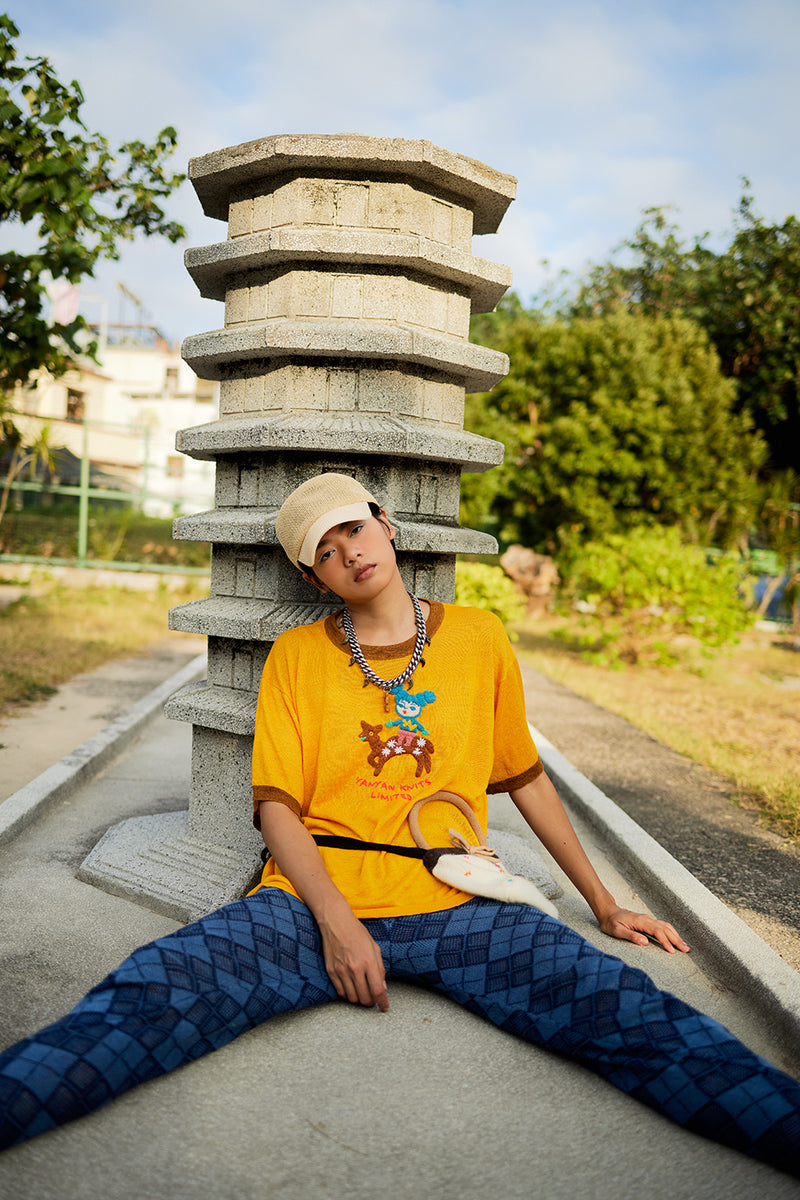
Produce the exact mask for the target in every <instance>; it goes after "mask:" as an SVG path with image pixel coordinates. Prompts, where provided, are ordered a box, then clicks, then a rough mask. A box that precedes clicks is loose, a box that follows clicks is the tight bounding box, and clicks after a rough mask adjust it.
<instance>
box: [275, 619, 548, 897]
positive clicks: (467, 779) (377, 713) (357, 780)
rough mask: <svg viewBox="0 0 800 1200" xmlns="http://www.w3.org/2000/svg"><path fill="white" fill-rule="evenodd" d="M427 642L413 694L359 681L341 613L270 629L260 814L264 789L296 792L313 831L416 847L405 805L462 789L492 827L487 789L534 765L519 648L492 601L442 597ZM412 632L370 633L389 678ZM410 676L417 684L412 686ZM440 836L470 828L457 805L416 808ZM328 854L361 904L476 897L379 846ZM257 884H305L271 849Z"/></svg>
mask: <svg viewBox="0 0 800 1200" xmlns="http://www.w3.org/2000/svg"><path fill="white" fill-rule="evenodd" d="M428 633H429V636H430V645H429V646H428V647H427V649H426V650H425V655H424V665H420V666H419V667H418V668H417V671H416V672H415V674H414V678H413V681H412V682H411V683H410V684H409V683H407V684H406V685H405V689H406V694H405V695H404V696H401V695H397V696H390V697H389V698H388V707H389V710H390V711H388V712H387V711H385V709H386V707H387V705H386V700H385V697H384V693H383V692H382V691H381V690H380V689H379V688H377V687H375V686H373V685H369V686H367V687H365V686H364V677H363V675H362V673H361V670H360V668H359V666H358V665H357V664H355V663H354V664H352V665H350V648H349V646H348V644H347V640H346V638H345V636H344V633H343V631H342V630H341V629H340V628H338V627H337V623H336V618H335V617H334V616H329V617H326V618H325V619H324V620H321V621H317V622H315V623H314V624H313V625H303V626H300V627H298V628H297V629H292V630H289V631H288V632H287V633H284V634H281V636H280V637H279V638H278V639H277V641H276V642H275V645H274V646H273V648H272V650H271V651H270V654H269V657H268V659H267V662H266V665H265V667H264V672H263V675H262V678H261V687H260V689H259V696H258V710H257V715H256V728H255V740H254V747H253V804H254V809H255V815H254V821H255V823H256V825H258V823H259V816H258V807H259V805H260V804H261V802H262V801H264V800H273V801H277V802H280V803H284V804H287V805H289V806H290V807H291V808H292V809H293V810H294V811H295V812H296V813H297V815H298V817H299V818H300V819H301V820H302V821H303V823H304V825H305V826H306V827H307V829H308V830H309V831H310V832H311V834H335V835H339V836H344V837H350V838H357V839H358V840H360V841H368V842H383V843H388V844H391V845H398V846H413V845H414V840H413V838H412V836H411V832H410V830H409V827H408V822H407V817H408V813H409V811H410V809H411V808H412V806H413V805H414V804H415V803H416V801H417V800H420V799H421V798H423V797H425V796H430V795H432V794H433V793H434V792H439V791H445V792H455V793H456V794H457V795H459V796H462V797H463V798H464V799H465V800H466V801H467V802H468V803H469V805H470V806H471V808H472V809H473V811H474V813H475V815H476V816H477V818H478V821H479V823H480V825H481V828H482V829H483V830H484V833H485V830H486V816H487V802H486V796H487V792H489V793H491V792H505V791H508V790H509V789H512V788H515V787H520V786H522V784H524V783H527V782H528V781H529V780H531V779H534V778H536V776H537V775H538V774H539V773H540V772H541V770H542V766H541V763H540V762H539V756H538V754H537V751H536V747H535V745H534V744H533V741H532V739H531V736H530V733H529V730H528V724H527V720H526V716H525V701H524V695H523V690H522V680H521V678H520V672H519V667H518V665H517V660H516V658H515V657H514V654H513V652H512V650H511V646H510V645H509V642H508V638H507V636H506V632H505V630H504V628H503V626H502V624H501V622H500V621H499V620H498V619H497V617H495V616H493V615H492V614H491V613H487V612H485V611H483V610H481V609H475V608H460V607H455V606H454V605H442V604H439V603H437V602H434V603H433V604H432V605H431V613H430V617H429V620H428ZM413 647H414V642H413V639H412V640H410V641H408V642H405V643H403V644H402V645H399V646H380V647H373V646H362V650H363V651H364V654H365V656H366V658H367V660H368V662H369V663H370V665H371V666H372V668H373V670H375V671H376V672H377V674H378V675H380V676H381V677H382V678H384V679H392V678H394V677H395V676H397V675H399V674H400V673H401V672H402V671H403V669H404V668H405V666H406V665H407V664H408V661H409V659H410V657H411V653H412V651H413ZM412 688H413V691H412V690H410V689H412ZM420 824H421V830H422V833H423V835H424V837H425V839H426V840H427V842H428V843H429V844H430V845H431V846H445V845H449V844H450V838H449V834H448V829H449V828H450V827H452V828H453V829H457V830H458V831H459V832H461V833H463V834H464V835H465V836H466V837H467V838H468V840H469V841H470V842H472V843H474V842H475V840H476V839H475V835H474V833H473V832H472V831H471V830H470V828H469V824H468V822H467V820H466V818H465V817H464V816H463V814H462V813H460V812H459V811H458V810H457V809H456V808H455V807H454V806H453V805H451V804H448V803H446V802H442V801H434V802H432V803H431V804H428V805H426V806H425V808H424V809H423V810H422V812H421V816H420ZM320 853H321V854H322V857H323V859H324V861H325V866H326V868H327V870H328V872H329V874H330V876H331V878H332V879H333V881H334V883H335V884H336V886H337V887H338V888H339V890H340V891H341V892H342V893H343V894H344V895H345V896H346V897H347V899H348V900H349V902H350V904H351V905H352V907H353V910H354V912H355V913H356V916H358V917H361V918H363V917H391V916H405V915H408V914H410V913H424V912H435V911H437V910H439V909H446V908H452V907H454V906H455V905H457V904H461V903H463V902H464V901H465V900H468V899H469V898H470V897H469V896H468V895H467V894H466V893H464V892H462V891H459V890H457V889H456V888H452V887H449V886H448V885H446V884H443V883H441V882H440V881H439V880H438V879H435V878H434V876H433V875H431V874H430V873H429V872H428V870H427V869H426V868H425V867H424V865H423V864H422V862H421V861H420V860H418V859H412V858H405V857H401V856H400V855H397V854H391V853H388V852H385V851H378V850H364V851H360V850H352V849H340V848H332V847H324V846H323V847H320ZM261 887H279V888H283V889H284V890H285V891H288V892H292V893H293V894H294V895H297V892H296V891H295V889H294V888H293V887H292V884H291V883H290V881H289V880H288V879H287V878H286V876H284V875H282V874H281V872H280V870H279V868H278V866H277V864H276V863H275V861H274V860H273V859H270V861H269V862H268V863H267V865H266V867H265V868H264V872H263V875H262V879H261V883H260V884H259V885H258V888H256V889H255V890H256V891H258V890H259V888H261Z"/></svg>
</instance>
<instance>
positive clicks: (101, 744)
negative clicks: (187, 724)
mask: <svg viewBox="0 0 800 1200" xmlns="http://www.w3.org/2000/svg"><path fill="white" fill-rule="evenodd" d="M205 669H206V655H205V654H198V655H197V657H196V658H193V659H192V661H191V662H189V663H187V664H186V666H185V667H182V668H181V670H180V671H176V673H175V674H174V675H172V676H171V677H170V678H169V679H167V680H165V681H164V683H161V684H159V685H158V687H156V688H153V690H152V691H151V692H148V694H147V695H146V696H143V697H142V699H141V700H139V701H138V702H137V703H136V704H134V706H133V707H132V708H130V709H129V710H128V712H126V713H123V715H122V716H120V717H117V718H116V720H115V721H112V722H111V724H110V725H107V726H106V727H105V729H103V730H101V731H100V733H96V734H95V735H94V737H91V738H89V739H88V741H85V742H84V743H83V744H82V745H81V746H78V748H77V749H76V750H73V751H72V752H71V753H70V754H65V755H64V757H63V758H62V759H59V761H58V762H57V763H54V764H53V766H52V767H48V769H47V770H46V771H43V772H42V774H41V775H38V776H37V777H36V779H32V780H31V782H30V783H26V784H25V787H22V788H20V789H19V791H17V792H14V793H13V795H11V796H9V797H8V799H6V800H4V801H3V802H2V803H0V846H2V845H3V844H5V843H6V842H9V841H10V840H11V839H12V838H13V837H15V836H16V835H17V834H18V833H21V832H22V830H23V829H25V827H26V826H27V825H29V824H30V823H31V821H33V820H34V818H35V817H36V816H38V814H39V813H40V812H41V811H42V810H43V809H44V808H45V807H46V806H47V805H49V804H51V803H52V802H53V801H55V800H58V799H61V798H62V797H64V796H68V795H69V794H70V792H72V791H73V790H74V789H75V788H76V787H77V786H78V785H79V784H82V783H85V782H86V780H87V779H90V778H91V777H92V776H93V775H96V774H97V772H98V771H100V770H101V769H102V768H103V767H104V766H105V765H106V763H107V762H109V761H110V759H112V758H113V757H114V756H115V755H117V754H119V753H120V751H121V750H123V749H124V747H125V746H127V745H128V743H129V742H131V741H132V740H133V738H134V737H136V735H137V734H138V733H140V732H141V730H142V729H143V728H144V726H145V725H146V724H147V723H148V722H149V721H151V720H152V719H153V717H156V716H158V715H159V713H160V712H161V710H162V708H163V706H164V704H165V703H166V701H167V700H168V699H169V697H170V696H171V695H172V693H173V692H175V691H177V690H178V689H179V688H181V687H183V686H184V685H185V684H187V683H191V682H193V681H194V680H195V679H199V678H201V677H202V675H203V673H204V671H205Z"/></svg>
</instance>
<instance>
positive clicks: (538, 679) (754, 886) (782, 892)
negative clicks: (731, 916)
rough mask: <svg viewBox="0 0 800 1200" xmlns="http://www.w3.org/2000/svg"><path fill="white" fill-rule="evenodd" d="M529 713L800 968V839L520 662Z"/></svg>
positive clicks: (714, 778) (717, 779)
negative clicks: (766, 823)
mask: <svg viewBox="0 0 800 1200" xmlns="http://www.w3.org/2000/svg"><path fill="white" fill-rule="evenodd" d="M522 672H523V678H524V680H525V694H526V698H527V702H528V717H529V719H530V721H531V722H532V723H533V724H534V725H536V727H537V728H538V729H541V730H542V732H543V733H544V734H545V735H546V736H547V737H548V738H549V739H550V741H551V742H553V743H554V744H555V745H556V746H558V748H559V750H560V751H561V752H562V753H563V754H564V755H566V757H567V758H568V759H569V760H570V762H571V763H572V764H573V765H574V766H576V767H577V768H578V769H579V770H580V771H583V772H584V774H586V775H589V776H591V778H592V780H593V782H594V783H596V784H597V785H598V786H599V787H600V788H601V789H602V791H604V792H605V793H606V794H607V795H608V796H610V797H611V799H612V800H614V801H615V802H616V803H617V804H619V805H620V806H621V807H622V808H623V809H624V810H625V812H627V813H628V814H629V815H630V816H631V817H633V819H634V820H635V821H636V822H637V823H638V824H639V825H641V826H642V827H643V828H644V829H646V830H647V832H648V833H650V834H651V835H652V836H653V837H654V838H655V839H656V841H657V842H659V843H660V844H661V845H662V846H663V847H664V848H665V849H666V850H668V851H669V852H670V854H672V855H673V856H674V857H675V858H676V859H677V860H678V861H679V862H681V863H682V864H683V865H684V866H685V867H686V868H687V870H688V871H690V872H691V873H692V874H693V875H694V876H696V877H697V879H699V880H700V881H701V883H703V884H705V886H706V887H708V888H709V889H710V890H711V891H712V892H713V893H714V895H715V896H718V897H719V898H720V899H721V900H723V901H724V902H725V904H727V905H728V906H729V907H730V908H731V909H733V911H734V912H735V913H737V914H738V915H739V916H740V917H741V918H742V920H743V921H746V922H747V924H748V925H749V926H750V927H751V928H752V929H754V930H755V931H756V933H758V934H759V935H760V936H761V937H762V938H763V939H764V940H765V941H766V942H768V943H769V945H770V946H772V948H773V949H774V950H776V951H777V952H778V953H779V954H780V955H781V957H782V958H784V959H785V961H786V962H788V963H789V964H790V965H791V966H793V967H794V968H795V970H800V847H797V846H793V845H791V844H790V843H789V842H788V841H787V840H786V839H785V838H783V837H781V836H780V835H779V834H777V833H774V832H772V831H771V830H770V829H768V828H766V827H765V826H764V825H763V824H761V823H760V822H759V818H758V813H757V812H755V811H754V810H752V809H747V808H743V807H742V806H741V805H739V804H737V803H736V802H735V800H734V798H733V797H734V790H735V789H734V787H733V785H732V784H731V783H729V782H728V780H726V779H724V778H723V777H722V776H721V775H717V774H716V773H715V772H713V771H710V770H708V769H707V768H705V767H701V766H699V765H698V764H697V763H693V762H692V761H691V760H690V759H688V758H684V756H683V755H681V754H678V753H677V752H676V751H675V750H671V749H669V747H668V746H664V745H662V743H661V742H657V741H656V740H655V739H654V738H652V737H650V735H649V734H647V733H643V732H642V731H641V730H640V729H636V728H635V727H634V726H633V725H631V724H630V723H629V722H628V721H625V720H624V719H623V718H622V717H617V716H615V715H614V714H613V713H610V712H607V711H606V710H605V709H603V708H599V707H598V705H596V704H593V703H592V702H591V701H590V700H584V699H583V698H582V697H581V696H577V695H576V694H575V692H572V691H570V690H569V689H568V688H565V687H563V686H562V685H561V684H559V683H556V682H555V681H554V680H552V679H549V678H547V677H546V676H545V675H542V674H540V673H539V672H538V671H534V670H533V669H532V668H530V667H527V666H523V668H522Z"/></svg>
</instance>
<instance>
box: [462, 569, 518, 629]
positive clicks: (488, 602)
mask: <svg viewBox="0 0 800 1200" xmlns="http://www.w3.org/2000/svg"><path fill="white" fill-rule="evenodd" d="M456 604H465V605H468V606H469V607H471V608H486V609H488V610H489V612H493V613H495V614H496V615H497V616H498V617H499V618H500V620H501V621H502V622H503V624H504V625H506V626H508V625H509V623H510V622H513V621H520V620H522V618H523V616H524V615H525V609H526V603H525V598H524V597H523V596H522V595H521V594H520V593H519V591H518V590H517V588H516V586H515V585H514V584H513V583H512V582H511V580H510V579H509V578H508V576H507V575H506V574H505V573H504V571H503V569H502V568H501V567H490V566H489V565H488V564H487V563H476V562H457V563H456ZM508 632H509V637H510V638H511V639H512V640H515V639H516V634H515V633H514V631H513V630H509V631H508Z"/></svg>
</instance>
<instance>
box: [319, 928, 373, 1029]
mask: <svg viewBox="0 0 800 1200" xmlns="http://www.w3.org/2000/svg"><path fill="white" fill-rule="evenodd" d="M320 933H321V934H322V948H323V954H324V956H325V970H326V971H327V972H328V975H329V977H330V980H331V982H332V983H333V986H334V987H335V988H336V991H337V993H338V995H339V996H341V997H342V999H343V1000H349V1001H350V1003H351V1004H364V1005H365V1006H366V1007H367V1008H372V1007H373V1005H376V1004H377V1006H378V1008H379V1009H380V1010H381V1012H388V1010H389V997H388V995H387V993H386V971H385V969H384V965H383V956H382V955H381V952H380V948H379V947H378V944H377V942H376V941H375V939H374V938H373V937H372V936H371V935H370V934H369V933H368V932H367V930H366V929H365V927H364V926H363V925H362V924H361V922H360V921H359V920H358V918H357V917H356V916H355V914H354V913H353V912H352V910H349V916H348V915H347V914H342V915H337V917H336V919H335V920H331V921H328V922H326V923H325V924H324V925H323V924H320Z"/></svg>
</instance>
